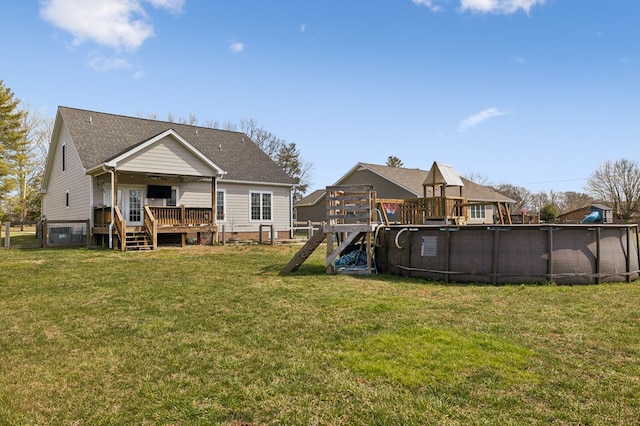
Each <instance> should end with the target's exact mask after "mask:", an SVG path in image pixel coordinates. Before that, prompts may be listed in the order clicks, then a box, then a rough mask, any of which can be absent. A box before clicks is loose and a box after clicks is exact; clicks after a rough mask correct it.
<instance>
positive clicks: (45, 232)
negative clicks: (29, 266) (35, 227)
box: [42, 219, 49, 248]
mask: <svg viewBox="0 0 640 426" xmlns="http://www.w3.org/2000/svg"><path fill="white" fill-rule="evenodd" d="M48 244H49V226H48V225H47V219H42V247H44V248H47V247H48Z"/></svg>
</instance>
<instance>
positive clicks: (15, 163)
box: [0, 80, 313, 224]
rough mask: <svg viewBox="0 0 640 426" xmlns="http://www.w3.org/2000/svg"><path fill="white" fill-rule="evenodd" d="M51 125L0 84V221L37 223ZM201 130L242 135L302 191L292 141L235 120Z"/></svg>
mask: <svg viewBox="0 0 640 426" xmlns="http://www.w3.org/2000/svg"><path fill="white" fill-rule="evenodd" d="M148 118H150V119H157V115H156V114H150V115H149V117H148ZM167 121H169V122H179V123H181V124H189V125H194V126H195V125H198V119H197V117H196V116H195V115H193V114H190V115H189V117H187V118H177V117H176V116H175V115H174V114H172V113H169V114H167ZM53 126H54V119H53V118H48V117H45V116H44V115H42V114H41V113H40V112H38V111H36V110H33V109H30V108H29V107H28V106H27V107H23V106H22V105H21V101H20V99H18V98H16V97H15V95H14V93H13V92H12V91H11V89H9V88H8V87H6V86H5V84H4V81H3V80H0V221H12V222H19V223H22V224H24V223H25V222H36V221H38V220H40V214H41V195H40V187H41V183H42V178H43V174H44V169H45V165H46V161H47V151H48V148H49V143H50V141H51V135H52V133H53ZM205 127H210V128H214V129H221V130H230V131H238V130H239V131H242V132H243V133H245V134H246V135H247V136H249V138H250V139H251V140H252V141H253V142H255V143H256V144H257V145H258V146H259V147H260V148H261V149H262V150H263V151H264V152H265V153H266V154H267V155H268V156H269V157H270V158H272V159H273V160H274V161H275V162H276V163H277V164H278V165H279V166H280V167H281V168H282V169H283V170H284V171H285V173H287V174H288V175H289V176H291V177H292V178H293V179H294V181H295V183H296V187H295V188H294V190H293V197H294V200H298V199H300V198H302V196H303V195H304V193H305V192H306V191H307V188H308V186H309V184H310V178H311V171H312V169H313V164H312V163H310V162H308V161H305V160H304V159H303V158H302V154H301V152H300V149H299V148H298V146H297V145H296V143H295V142H289V141H286V140H284V139H282V138H279V137H277V136H276V135H275V134H273V133H272V132H269V131H267V130H266V129H264V128H263V127H261V126H260V125H259V124H258V123H257V122H256V121H255V120H252V119H247V120H241V121H240V124H239V126H238V125H236V124H234V123H231V122H223V123H220V122H219V121H214V120H209V121H207V123H206V124H205Z"/></svg>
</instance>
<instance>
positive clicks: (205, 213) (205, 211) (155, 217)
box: [92, 206, 218, 251]
mask: <svg viewBox="0 0 640 426" xmlns="http://www.w3.org/2000/svg"><path fill="white" fill-rule="evenodd" d="M93 214H94V221H93V229H92V231H93V234H94V235H98V236H104V235H109V224H110V223H111V206H101V207H96V208H94V211H93ZM114 216H115V218H114V221H113V223H114V225H113V227H112V229H111V233H112V234H113V235H115V236H117V237H118V239H119V241H120V243H119V244H120V248H121V249H122V250H123V251H126V250H127V246H129V247H131V248H134V247H144V248H145V249H155V248H157V246H158V235H159V234H176V235H180V236H181V244H182V246H185V245H186V239H187V234H190V233H203V232H211V233H215V232H217V231H218V225H217V224H216V223H215V221H214V216H213V210H212V209H211V208H208V207H184V206H179V207H153V206H144V214H143V224H142V225H141V226H139V227H131V226H126V222H125V220H124V218H123V217H122V214H121V212H120V209H119V208H118V207H115V208H114ZM128 241H129V242H131V244H129V243H128ZM134 241H135V242H136V243H135V244H134V243H133V242H134Z"/></svg>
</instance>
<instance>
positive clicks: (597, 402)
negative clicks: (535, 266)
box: [0, 246, 640, 426]
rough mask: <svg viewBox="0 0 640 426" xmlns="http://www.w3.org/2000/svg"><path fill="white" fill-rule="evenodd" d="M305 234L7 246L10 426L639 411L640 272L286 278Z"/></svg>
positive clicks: (593, 421)
mask: <svg viewBox="0 0 640 426" xmlns="http://www.w3.org/2000/svg"><path fill="white" fill-rule="evenodd" d="M297 248H298V247H286V246H284V247H279V246H278V247H269V246H227V247H188V248H186V249H161V250H158V251H155V252H147V253H121V252H116V251H108V250H96V249H60V250H58V249H50V250H26V249H23V250H19V249H11V250H4V249H2V252H1V255H0V330H2V331H1V332H0V424H3V425H4V424H9V425H25V424H26V425H29V424H38V425H47V424H55V425H120V424H126V425H144V424H149V425H151V424H163V425H192V424H194V425H209V424H223V425H236V426H239V425H259V424H291V425H297V424H299V425H308V424H320V425H342V424H344V425H371V424H375V425H411V424H414V425H428V424H438V425H470V424H482V425H493V424H495V425H509V424H512V425H524V424H526V425H530V424H539V425H547V424H557V425H615V424H617V425H628V424H637V423H638V421H640V420H639V419H640V398H639V397H638V395H640V363H639V362H638V360H639V358H640V285H639V284H638V283H632V284H626V283H620V284H603V285H589V286H551V285H548V286H534V285H513V286H488V285H445V284H440V283H432V282H426V281H423V280H414V279H407V278H400V277H392V276H371V277H356V276H327V275H325V274H324V267H323V262H324V259H323V257H322V250H317V252H316V254H314V256H313V257H312V258H311V259H310V260H308V261H307V263H305V264H304V265H303V266H302V267H301V268H300V270H299V271H298V272H297V273H295V274H292V275H288V276H280V275H279V274H278V273H279V270H280V268H281V267H282V266H283V265H284V264H286V263H287V261H288V260H289V259H290V258H291V257H292V255H293V254H294V252H295V251H296V250H297Z"/></svg>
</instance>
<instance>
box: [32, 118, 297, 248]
mask: <svg viewBox="0 0 640 426" xmlns="http://www.w3.org/2000/svg"><path fill="white" fill-rule="evenodd" d="M294 185H295V182H294V180H293V179H292V178H291V177H289V176H288V175H287V174H286V173H285V172H284V171H283V170H282V169H281V168H280V167H279V166H278V165H277V164H276V163H275V162H274V161H273V160H272V159H271V158H269V157H268V156H267V155H266V154H265V153H264V152H263V151H262V150H261V149H260V148H259V147H258V146H257V145H256V144H254V143H253V142H252V141H251V140H250V139H249V137H248V136H247V135H245V134H244V133H239V132H231V131H223V130H217V129H211V128H206V127H197V126H190V125H185V124H178V123H170V122H164V121H156V120H149V119H143V118H134V117H125V116H120V115H114V114H106V113H101V112H95V111H86V110H81V109H74V108H68V107H59V108H58V113H57V116H56V120H55V125H54V131H53V135H52V139H51V145H50V148H49V154H48V158H47V163H46V168H45V173H44V178H43V184H42V215H43V219H46V220H47V221H49V222H51V221H60V222H61V221H64V220H89V223H90V227H91V237H93V241H94V242H96V243H102V244H103V245H107V242H108V244H109V245H110V246H111V245H112V243H113V238H115V239H116V242H117V243H118V242H121V241H122V242H123V243H122V244H120V247H121V248H122V249H123V250H124V249H126V246H127V244H129V243H127V244H124V242H125V241H127V240H129V239H130V238H129V237H125V234H126V235H129V234H134V233H138V234H139V235H138V237H139V238H141V239H145V241H144V242H142V243H141V245H143V246H145V247H146V246H151V247H155V246H156V245H157V242H158V239H159V240H160V242H161V243H162V242H163V241H167V242H175V241H176V239H177V241H179V242H182V244H183V245H184V243H185V240H186V239H187V237H188V236H192V237H194V238H195V237H198V239H199V240H200V241H207V242H209V241H210V240H214V239H215V238H216V236H217V233H219V231H221V230H222V229H223V226H224V229H225V231H226V237H227V238H232V237H237V238H239V239H243V238H256V237H257V236H258V233H259V231H265V230H266V231H267V232H270V231H273V236H274V237H275V238H278V237H280V238H290V232H291V227H292V220H293V216H292V210H293V209H292V207H293V206H292V195H291V193H292V189H293V187H294ZM145 235H146V237H145ZM131 240H133V237H131ZM114 245H115V244H114ZM131 245H132V246H133V245H135V244H134V243H133V242H132V243H131Z"/></svg>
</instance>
